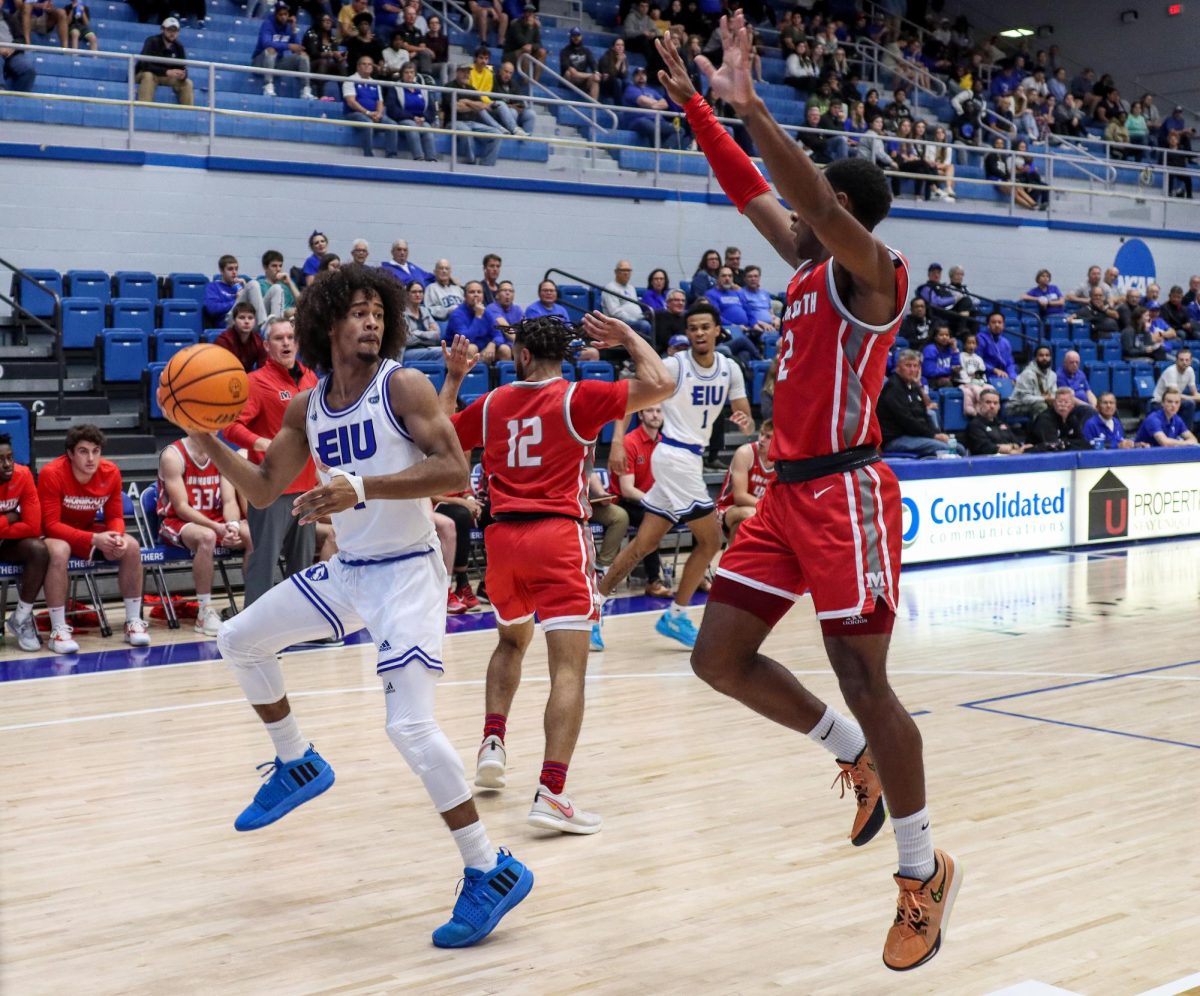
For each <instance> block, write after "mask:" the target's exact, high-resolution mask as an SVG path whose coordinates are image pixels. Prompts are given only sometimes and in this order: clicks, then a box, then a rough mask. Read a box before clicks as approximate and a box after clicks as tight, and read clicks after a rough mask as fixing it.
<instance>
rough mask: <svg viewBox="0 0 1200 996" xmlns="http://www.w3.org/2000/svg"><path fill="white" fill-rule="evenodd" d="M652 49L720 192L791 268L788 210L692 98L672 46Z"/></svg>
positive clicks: (794, 260) (713, 118)
mask: <svg viewBox="0 0 1200 996" xmlns="http://www.w3.org/2000/svg"><path fill="white" fill-rule="evenodd" d="M654 44H655V45H656V46H657V48H658V51H659V54H660V55H661V56H662V59H663V62H664V63H665V64H666V67H667V68H666V70H659V73H658V80H659V82H660V83H661V84H662V85H663V87H664V88H665V89H666V91H667V93H669V94H670V96H671V99H672V100H674V101H675V102H676V103H677V104H679V106H680V107H682V108H683V109H684V111H685V113H686V114H687V119H688V124H689V125H691V127H692V132H693V134H695V136H696V142H697V144H698V145H699V146H700V148H701V150H702V151H703V152H704V154H705V155H706V156H707V157H708V161H709V164H710V165H711V166H712V169H713V173H714V174H715V175H716V177H717V182H718V183H720V184H721V189H722V190H724V191H725V194H726V196H727V197H728V198H729V199H730V200H731V201H733V203H734V204H735V205H736V206H737V209H738V210H739V211H741V212H742V214H744V215H745V216H746V217H747V218H748V219H749V220H750V222H751V224H753V225H754V227H755V228H757V229H758V231H759V234H760V235H762V237H763V238H765V239H766V240H767V241H768V242H769V243H771V245H772V247H773V248H774V249H775V251H776V252H777V253H779V255H780V256H781V257H782V258H783V260H784V261H785V262H786V263H787V264H788V265H789V266H796V265H797V264H798V263H799V262H800V261H799V259H798V258H797V256H796V248H795V240H794V239H793V238H792V231H791V218H790V215H789V214H788V210H787V208H785V207H784V206H783V205H782V204H780V203H779V201H778V200H777V199H776V197H775V195H774V194H773V193H771V188H770V186H769V185H768V184H767V181H766V180H764V179H763V177H762V174H761V173H759V171H758V169H757V167H755V165H754V163H752V162H751V161H750V157H749V156H747V155H746V153H745V152H743V151H742V149H741V148H740V147H739V146H738V144H737V143H736V142H735V141H734V140H733V139H732V138H730V137H729V135H728V133H727V132H726V131H725V127H724V126H723V125H722V124H721V123H720V122H719V121H718V120H717V118H716V115H714V114H713V112H712V108H710V107H709V106H708V104H706V103H705V102H704V99H703V98H702V97H701V96H700V95H699V94H698V93H697V92H696V89H695V87H693V86H692V80H691V77H690V76H688V71H687V67H686V66H685V65H684V64H683V59H682V58H680V55H679V52H678V50H677V49H676V48H675V43H674V42H673V41H671V39H670V37H669V36H668V37H666V38H660V39H659V40H658V41H656V42H655V43H654Z"/></svg>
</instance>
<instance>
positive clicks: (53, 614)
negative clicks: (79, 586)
mask: <svg viewBox="0 0 1200 996" xmlns="http://www.w3.org/2000/svg"><path fill="white" fill-rule="evenodd" d="M66 624H67V607H66V606H65V605H60V606H59V607H58V608H57V609H53V608H52V609H50V628H51V629H61V628H62V627H63V626H65V625H66Z"/></svg>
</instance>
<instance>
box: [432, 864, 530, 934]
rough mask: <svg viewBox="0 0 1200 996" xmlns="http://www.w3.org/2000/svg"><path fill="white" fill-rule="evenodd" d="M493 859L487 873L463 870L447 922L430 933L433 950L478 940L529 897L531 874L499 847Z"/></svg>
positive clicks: (472, 869)
mask: <svg viewBox="0 0 1200 996" xmlns="http://www.w3.org/2000/svg"><path fill="white" fill-rule="evenodd" d="M497 859H498V860H497V862H496V867H495V868H493V869H492V870H491V871H490V872H482V871H480V870H479V869H478V868H466V869H464V870H463V881H462V892H460V893H459V894H458V901H457V902H455V904H454V911H453V912H452V913H451V914H450V920H449V922H448V923H444V924H442V925H441V926H440V927H438V929H437V930H435V931H434V932H433V943H434V945H435V946H436V947H439V948H466V947H470V946H471V945H472V944H475V943H477V942H478V941H482V940H483V939H484V938H485V937H487V935H488V934H490V933H491V932H492V931H493V930H495V929H496V924H498V923H499V922H500V919H501V918H502V917H503V916H504V914H505V913H507V912H508V911H509V910H511V909H512V908H513V907H514V906H516V905H517V903H519V902H520V901H521V900H522V899H524V898H525V897H526V896H527V895H529V890H530V889H532V888H533V872H531V871H530V870H529V869H528V868H526V867H525V866H524V865H523V864H521V862H519V861H518V860H517V859H516V858H514V857H513V856H512V855H511V854H510V853H509V852H508V851H506V850H505V849H504V848H500V851H499V853H498V854H497Z"/></svg>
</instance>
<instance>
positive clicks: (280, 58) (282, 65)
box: [250, 0, 382, 103]
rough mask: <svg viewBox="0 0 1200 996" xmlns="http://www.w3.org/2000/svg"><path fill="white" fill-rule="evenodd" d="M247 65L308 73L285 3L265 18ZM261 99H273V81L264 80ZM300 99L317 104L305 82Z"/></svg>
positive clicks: (290, 13) (306, 58) (299, 40)
mask: <svg viewBox="0 0 1200 996" xmlns="http://www.w3.org/2000/svg"><path fill="white" fill-rule="evenodd" d="M250 62H251V65H253V66H256V67H257V68H259V69H284V70H289V71H294V72H298V73H307V72H309V71H310V68H311V63H310V62H309V59H308V53H307V52H305V51H304V45H303V40H302V39H301V37H300V32H299V31H297V30H296V27H295V22H294V21H293V20H292V10H291V8H290V7H289V6H288V5H287V4H286V3H285V2H284V0H279V2H278V3H277V4H275V10H274V11H273V12H272V14H271V16H270V17H268V18H265V19H264V20H263V23H262V27H261V28H259V29H258V44H257V45H255V47H254V57H253V58H252V59H251V60H250ZM263 96H264V97H274V96H275V82H274V77H272V76H268V77H267V82H266V83H264V84H263ZM300 96H301V97H303V98H304V99H305V100H316V97H315V96H314V95H313V92H312V87H310V86H309V85H308V81H307V80H305V82H304V86H303V87H301V89H300ZM381 103H382V102H381Z"/></svg>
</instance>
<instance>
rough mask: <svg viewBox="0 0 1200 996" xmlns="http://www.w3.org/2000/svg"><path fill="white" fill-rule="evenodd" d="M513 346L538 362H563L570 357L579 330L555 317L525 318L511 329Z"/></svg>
mask: <svg viewBox="0 0 1200 996" xmlns="http://www.w3.org/2000/svg"><path fill="white" fill-rule="evenodd" d="M512 331H513V345H514V346H515V347H516V348H518V349H520V348H522V347H523V348H525V349H528V350H529V353H530V355H531V356H533V357H534V359H538V360H565V359H567V358H568V357H569V356H571V355H572V351H573V344H574V343H575V342H576V341H577V340H578V339H579V330H578V329H576V328H575V326H574V325H571V324H570V323H568V322H564V321H563V320H562V319H561V318H559V317H558V316H557V315H543V316H541V317H539V318H526V319H525V320H524V321H523V322H517V324H516V325H514V326H513V327H512Z"/></svg>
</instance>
